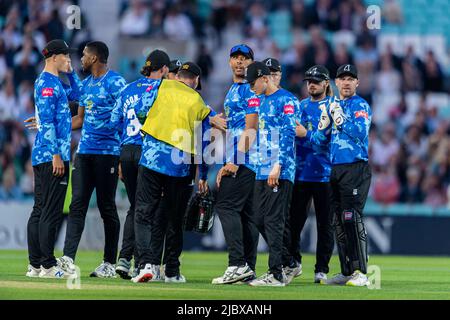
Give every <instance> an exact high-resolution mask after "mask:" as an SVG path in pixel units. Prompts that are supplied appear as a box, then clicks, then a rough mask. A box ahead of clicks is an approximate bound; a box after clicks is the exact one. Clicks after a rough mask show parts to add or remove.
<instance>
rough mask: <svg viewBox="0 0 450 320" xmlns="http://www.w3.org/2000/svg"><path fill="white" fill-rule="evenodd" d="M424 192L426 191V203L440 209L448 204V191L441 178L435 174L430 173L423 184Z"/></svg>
mask: <svg viewBox="0 0 450 320" xmlns="http://www.w3.org/2000/svg"><path fill="white" fill-rule="evenodd" d="M423 190H425V193H426V195H425V199H424V203H425V204H427V205H429V206H432V207H439V206H444V205H446V204H447V190H446V188H445V187H444V186H443V184H442V181H440V180H439V176H438V175H437V174H435V173H428V174H427V176H426V177H425V180H424V182H423Z"/></svg>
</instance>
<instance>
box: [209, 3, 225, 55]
mask: <svg viewBox="0 0 450 320" xmlns="http://www.w3.org/2000/svg"><path fill="white" fill-rule="evenodd" d="M211 20H212V21H211V23H212V26H213V28H214V30H215V31H216V35H217V46H218V47H219V48H220V47H222V42H223V40H222V33H223V30H224V29H225V27H226V26H227V6H226V1H225V0H214V1H213V3H212V17H211Z"/></svg>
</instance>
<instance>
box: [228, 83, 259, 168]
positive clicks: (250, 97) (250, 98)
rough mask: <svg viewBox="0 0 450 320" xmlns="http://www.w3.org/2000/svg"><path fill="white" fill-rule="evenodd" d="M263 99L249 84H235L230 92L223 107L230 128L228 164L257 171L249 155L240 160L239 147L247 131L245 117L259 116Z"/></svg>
mask: <svg viewBox="0 0 450 320" xmlns="http://www.w3.org/2000/svg"><path fill="white" fill-rule="evenodd" d="M262 99H263V98H262V97H258V96H257V95H256V94H255V93H254V92H253V91H251V90H250V84H248V83H234V84H233V85H232V86H231V88H230V89H229V90H228V93H227V95H226V97H225V102H224V105H223V108H224V110H225V115H226V117H227V127H228V130H227V141H226V148H225V161H226V162H227V163H230V162H232V163H235V164H243V165H245V166H246V167H248V168H249V169H250V170H252V171H255V169H256V168H255V164H254V163H251V161H250V160H249V155H248V154H246V155H245V159H239V157H238V152H237V146H238V142H239V138H240V137H241V134H242V132H243V131H244V129H245V116H246V115H247V114H257V113H258V107H259V106H260V105H261V100H262ZM242 162H244V163H242Z"/></svg>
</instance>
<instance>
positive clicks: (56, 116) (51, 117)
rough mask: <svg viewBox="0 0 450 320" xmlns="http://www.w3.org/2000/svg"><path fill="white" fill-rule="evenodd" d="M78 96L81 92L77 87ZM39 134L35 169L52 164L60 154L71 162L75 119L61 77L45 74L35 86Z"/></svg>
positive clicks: (33, 160) (32, 153) (34, 156)
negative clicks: (71, 143)
mask: <svg viewBox="0 0 450 320" xmlns="http://www.w3.org/2000/svg"><path fill="white" fill-rule="evenodd" d="M73 92H74V94H76V92H77V89H76V88H73ZM34 100H35V108H36V110H35V117H36V124H37V134H36V139H35V141H34V146H33V149H32V152H31V158H32V160H31V162H32V165H33V166H36V165H39V164H41V163H46V162H51V161H52V160H53V155H56V154H59V155H60V156H61V159H62V160H63V161H69V160H70V139H71V132H72V117H71V114H70V108H69V103H68V100H67V95H66V91H65V89H64V87H63V85H62V82H61V81H60V79H59V77H57V76H55V75H53V74H51V73H48V72H42V73H41V74H40V75H39V77H38V78H37V79H36V82H35V85H34Z"/></svg>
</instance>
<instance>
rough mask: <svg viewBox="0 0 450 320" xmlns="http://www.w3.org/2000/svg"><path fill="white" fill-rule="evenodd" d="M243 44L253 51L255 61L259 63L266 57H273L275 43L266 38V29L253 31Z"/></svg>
mask: <svg viewBox="0 0 450 320" xmlns="http://www.w3.org/2000/svg"><path fill="white" fill-rule="evenodd" d="M245 43H246V44H247V45H248V46H250V48H252V49H253V52H254V53H255V60H257V61H261V60H264V59H265V58H267V57H275V52H276V51H278V50H277V49H276V45H275V43H274V42H273V41H272V40H271V39H270V37H268V36H267V28H262V29H258V30H255V31H254V32H253V34H252V36H251V37H250V38H248V39H246V40H245Z"/></svg>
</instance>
